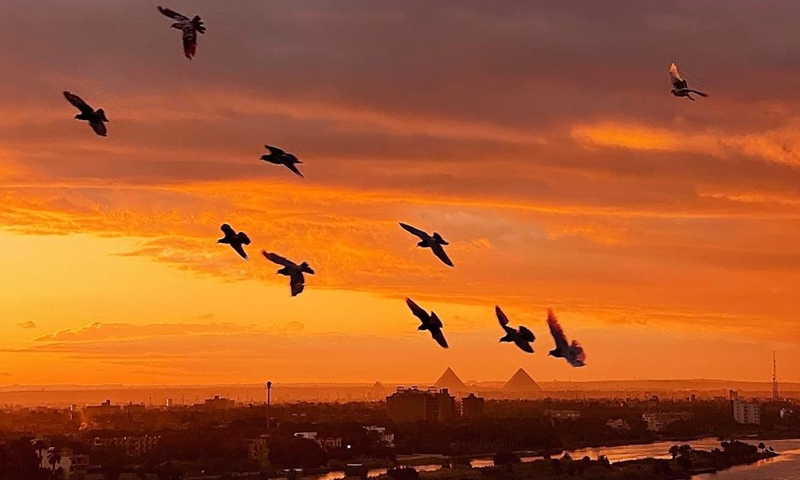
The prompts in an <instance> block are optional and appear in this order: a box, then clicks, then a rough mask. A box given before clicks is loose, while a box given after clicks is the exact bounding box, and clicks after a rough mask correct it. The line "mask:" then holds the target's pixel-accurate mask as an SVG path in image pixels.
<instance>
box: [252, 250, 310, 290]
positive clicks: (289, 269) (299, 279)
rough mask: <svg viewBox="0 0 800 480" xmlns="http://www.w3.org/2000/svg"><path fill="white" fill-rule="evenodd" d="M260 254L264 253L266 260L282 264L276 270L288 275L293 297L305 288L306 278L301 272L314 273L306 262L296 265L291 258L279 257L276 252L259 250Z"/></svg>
mask: <svg viewBox="0 0 800 480" xmlns="http://www.w3.org/2000/svg"><path fill="white" fill-rule="evenodd" d="M261 254H262V255H264V258H266V259H267V260H269V261H271V262H275V263H277V264H278V265H282V266H283V268H281V269H280V270H278V274H280V275H285V276H287V277H289V286H290V287H291V288H292V296H293V297H294V296H296V295H298V294H300V293H302V291H303V289H305V286H306V278H305V276H304V275H303V274H304V273H308V274H310V275H314V270H312V269H311V267H310V266H309V265H308V263H306V262H303V263H301V264H300V265H298V264H296V263H294V262H293V261H291V260H288V259H286V258H284V257H281V256H280V255H278V254H277V253H268V252H267V251H266V250H261Z"/></svg>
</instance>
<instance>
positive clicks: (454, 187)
mask: <svg viewBox="0 0 800 480" xmlns="http://www.w3.org/2000/svg"><path fill="white" fill-rule="evenodd" d="M156 5H157V4H156V3H151V2H148V1H143V0H113V1H112V0H58V1H56V0H37V1H36V2H32V1H23V0H11V1H5V2H2V3H0V44H1V45H3V47H2V48H0V65H2V75H0V94H2V101H1V102H0V269H2V275H0V326H2V331H3V335H2V336H0V384H15V383H20V384H45V383H48V384H50V383H81V384H97V383H127V384H150V383H153V384H161V383H201V384H202V383H233V382H259V381H263V380H264V379H266V378H271V379H272V380H273V381H275V382H313V381H339V382H370V381H375V380H383V381H403V380H408V379H414V380H417V379H430V380H431V381H433V380H435V379H436V377H437V376H438V375H439V374H440V373H441V371H443V370H444V369H445V368H446V367H448V366H451V367H453V368H454V369H455V370H456V371H457V372H458V374H459V375H460V376H461V377H462V378H463V379H465V380H466V379H478V380H495V379H496V380H500V379H506V378H508V377H510V376H511V374H513V372H514V371H515V370H516V369H517V368H519V367H524V368H525V369H526V370H527V371H528V372H529V373H530V374H531V376H533V377H534V379H536V380H553V379H557V380H564V381H566V380H569V379H572V380H599V379H633V378H725V379H737V380H763V381H768V380H769V378H770V375H771V367H772V365H771V355H772V350H776V351H777V356H778V362H779V378H780V379H782V380H785V381H790V380H791V381H800V368H798V365H800V348H798V347H800V329H798V325H800V322H798V310H799V308H798V307H800V301H799V299H800V53H798V52H800V30H798V29H797V26H796V19H797V18H800V3H798V2H797V1H789V0H775V1H772V2H770V3H769V6H768V8H767V7H765V5H764V4H763V2H757V1H754V0H753V1H740V0H735V1H732V0H709V1H704V2H686V1H670V0H652V1H643V0H608V1H603V2H596V1H589V0H586V1H580V2H557V1H552V2H550V1H548V2H545V1H537V2H531V1H529V0H503V1H486V0H460V1H457V2H455V1H450V0H425V1H421V0H415V1H406V0H393V1H375V0H336V1H331V0H319V1H303V0H275V1H264V0H237V1H236V2H226V1H211V0H207V1H188V0H174V1H173V0H171V1H170V3H163V4H162V5H164V6H168V7H170V8H173V9H175V10H177V11H179V12H182V13H184V14H186V15H189V16H192V15H194V14H199V15H201V16H202V18H203V20H204V21H205V23H206V26H207V28H208V31H207V33H206V34H205V35H202V36H200V38H199V45H198V51H197V56H196V57H195V59H194V60H192V61H189V60H187V59H186V58H184V57H183V52H182V50H181V39H180V33H179V32H178V31H177V30H174V29H170V24H171V21H170V20H169V19H168V18H166V17H163V16H162V15H160V14H159V13H158V12H157V10H156ZM673 61H674V62H677V63H678V65H679V66H680V67H681V69H682V70H683V71H684V72H685V74H686V77H687V79H688V81H689V85H690V86H692V87H696V88H698V89H699V90H703V91H707V92H708V93H709V94H710V97H709V98H706V99H703V98H701V99H699V100H698V101H697V102H694V103H693V102H691V101H689V100H688V99H685V98H675V97H673V96H672V95H671V94H670V88H671V85H670V81H669V75H668V70H669V65H670V63H671V62H673ZM62 90H69V91H71V92H73V93H76V94H78V95H80V96H81V97H83V98H84V99H85V100H86V101H87V102H88V103H89V104H91V105H92V106H93V107H95V108H100V107H102V108H104V109H105V111H106V114H107V116H108V118H109V119H110V123H108V130H109V136H108V137H107V138H101V137H98V136H96V135H94V133H92V131H91V130H90V128H89V127H88V126H87V125H86V124H85V122H78V121H76V120H73V116H74V115H75V114H76V113H77V111H76V110H75V109H74V108H73V107H72V106H70V105H69V104H68V103H67V102H66V101H65V100H64V98H63V97H62V95H61V92H62ZM265 143H269V144H271V145H277V146H280V147H281V148H284V149H285V150H287V151H290V152H293V153H295V154H296V155H297V156H298V157H299V158H300V159H301V160H303V162H304V163H303V165H301V168H302V171H303V173H304V174H305V176H306V178H305V179H304V180H302V179H299V178H297V177H295V176H294V175H292V174H291V172H289V171H288V170H286V169H285V168H282V167H279V166H275V165H269V164H267V163H265V162H261V161H259V156H260V155H262V154H263V153H264V148H263V146H264V144H265ZM399 221H403V222H407V223H410V224H412V225H415V226H417V227H419V228H422V229H424V230H427V231H429V232H432V231H434V230H435V231H437V232H440V233H441V234H442V236H443V237H444V238H445V239H447V240H448V241H450V246H449V247H448V252H449V254H450V257H451V258H452V259H453V262H454V263H455V268H454V269H449V268H448V267H445V266H444V265H442V264H441V263H440V262H439V261H438V260H437V259H436V258H435V257H434V256H433V255H432V254H431V252H430V251H429V250H422V249H419V248H416V247H415V244H416V239H415V238H414V237H413V236H411V235H409V234H408V233H406V232H405V231H403V230H402V229H401V228H400V227H399V226H398V224H397V223H398V222H399ZM225 222H227V223H230V224H231V225H232V226H233V227H234V228H235V229H236V230H237V231H238V230H243V231H245V232H247V234H248V235H249V236H250V238H251V239H252V244H251V245H250V246H249V247H247V248H248V252H249V253H250V255H251V259H250V261H244V260H242V259H241V258H239V257H238V256H237V255H236V254H235V252H233V251H232V250H231V249H230V248H229V247H227V246H224V245H217V244H216V243H215V242H216V240H217V239H218V238H220V237H221V236H222V233H221V232H220V230H219V227H220V224H222V223H225ZM262 248H263V249H267V250H268V251H274V252H277V253H279V254H282V255H284V256H287V257H289V258H291V259H293V260H296V261H297V262H298V263H299V262H300V261H303V260H305V261H308V262H309V263H310V265H311V266H312V267H313V268H314V269H315V270H316V275H314V276H309V277H308V278H307V286H306V291H305V292H303V293H302V294H301V295H299V296H298V297H295V298H292V297H290V295H289V286H288V281H287V279H286V277H281V276H278V275H276V274H275V272H276V270H277V269H278V268H279V267H278V266H277V265H274V264H272V263H270V262H267V261H266V260H265V259H264V258H263V257H261V256H260V255H259V254H258V252H259V251H260V250H261V249H262ZM406 296H410V297H412V298H413V299H414V300H415V301H416V302H417V303H419V304H420V305H421V306H423V307H424V308H427V309H434V310H435V311H436V312H437V314H438V315H439V316H440V317H441V318H442V320H443V322H444V326H445V328H444V332H445V335H446V336H447V338H448V341H449V343H450V346H451V348H450V349H449V350H443V349H441V348H439V347H438V346H437V345H436V344H435V343H434V342H433V340H432V339H431V338H430V335H428V334H427V333H425V332H417V331H416V328H417V325H418V322H417V320H416V319H415V318H414V317H413V316H412V314H411V313H410V311H409V310H408V308H407V307H406V306H405V303H404V301H403V299H404V297H406ZM495 305H500V306H502V307H503V309H504V311H505V312H506V314H507V315H508V316H509V317H510V319H511V322H512V324H513V325H515V326H516V325H519V324H523V325H526V326H527V327H529V328H530V329H531V330H533V331H534V333H535V334H536V336H537V340H536V342H535V343H534V345H533V346H534V349H535V350H536V353H535V354H534V355H526V354H524V353H523V352H521V351H519V350H517V349H516V348H515V347H514V346H513V345H508V344H500V343H499V342H498V339H499V338H500V336H502V330H501V329H500V327H499V325H498V324H497V321H496V319H495V317H494V306H495ZM548 307H552V308H554V309H555V311H556V314H557V315H558V316H559V318H560V319H561V321H562V324H563V326H564V328H565V329H566V332H567V335H568V336H570V337H571V338H575V339H577V340H579V341H580V342H581V343H582V344H583V345H584V348H585V350H586V352H587V366H586V367H584V368H572V367H570V366H569V365H568V364H567V363H566V362H565V361H563V360H556V359H553V358H549V357H547V351H548V350H550V349H551V348H553V347H552V346H553V341H552V338H551V337H550V335H549V333H548V331H547V327H546V323H545V318H546V310H547V308H548Z"/></svg>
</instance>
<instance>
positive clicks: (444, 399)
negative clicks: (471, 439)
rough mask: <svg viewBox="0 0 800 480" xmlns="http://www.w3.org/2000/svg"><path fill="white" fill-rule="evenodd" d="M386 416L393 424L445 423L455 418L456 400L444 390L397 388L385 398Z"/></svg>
mask: <svg viewBox="0 0 800 480" xmlns="http://www.w3.org/2000/svg"><path fill="white" fill-rule="evenodd" d="M386 414H387V416H388V417H389V419H390V420H392V421H395V422H417V421H428V422H435V421H440V422H441V421H445V420H449V419H451V418H454V417H456V399H455V397H453V396H451V395H450V393H449V392H448V390H447V389H446V388H444V389H442V390H438V391H437V388H436V387H430V388H429V389H428V390H426V391H422V390H419V389H417V387H411V388H409V389H405V388H403V387H398V388H397V391H396V392H395V393H393V394H392V395H390V396H388V397H386Z"/></svg>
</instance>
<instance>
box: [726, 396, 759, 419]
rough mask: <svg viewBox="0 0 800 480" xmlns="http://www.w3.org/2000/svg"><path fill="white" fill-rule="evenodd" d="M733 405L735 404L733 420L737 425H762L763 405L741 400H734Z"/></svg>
mask: <svg viewBox="0 0 800 480" xmlns="http://www.w3.org/2000/svg"><path fill="white" fill-rule="evenodd" d="M731 403H732V404H733V419H734V420H736V422H737V423H752V424H755V425H761V405H759V404H757V403H754V402H743V401H741V400H734V401H733V402H731Z"/></svg>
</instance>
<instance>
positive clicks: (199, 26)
mask: <svg viewBox="0 0 800 480" xmlns="http://www.w3.org/2000/svg"><path fill="white" fill-rule="evenodd" d="M192 27H194V29H195V31H196V32H198V33H206V27H205V25H203V21H202V20H200V15H195V16H194V18H193V19H192Z"/></svg>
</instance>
